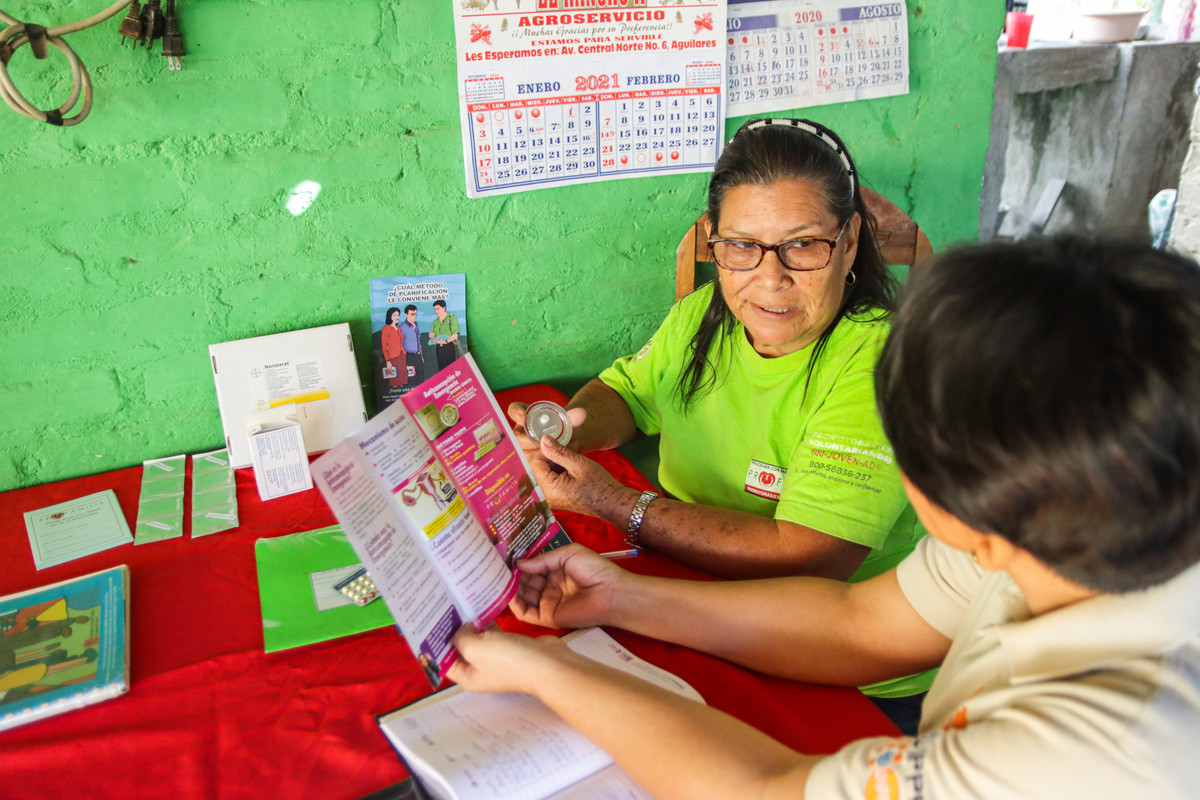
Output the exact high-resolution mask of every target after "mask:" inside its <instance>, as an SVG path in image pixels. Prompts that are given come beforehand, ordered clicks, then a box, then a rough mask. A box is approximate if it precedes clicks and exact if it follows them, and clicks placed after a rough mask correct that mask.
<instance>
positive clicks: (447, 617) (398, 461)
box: [313, 355, 560, 686]
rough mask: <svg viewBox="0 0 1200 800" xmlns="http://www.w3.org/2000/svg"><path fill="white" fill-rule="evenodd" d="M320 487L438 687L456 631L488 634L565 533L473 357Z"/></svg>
mask: <svg viewBox="0 0 1200 800" xmlns="http://www.w3.org/2000/svg"><path fill="white" fill-rule="evenodd" d="M313 478H314V481H315V482H316V484H317V487H318V488H319V489H320V490H321V493H322V494H323V495H324V496H325V499H326V500H328V501H329V505H330V506H331V507H332V508H333V512H334V514H335V515H336V516H337V518H338V521H339V522H340V523H341V524H342V528H343V530H344V531H345V533H346V536H347V538H349V540H350V543H351V545H352V546H353V547H354V550H355V552H356V553H357V554H358V556H359V558H360V559H361V560H362V562H363V565H364V566H365V567H366V569H367V571H368V572H369V573H370V574H371V577H372V578H373V579H374V581H375V583H376V584H377V585H378V587H379V589H380V591H381V592H382V593H383V598H384V602H385V603H387V607H388V609H389V610H390V611H391V612H392V616H393V618H394V619H395V620H396V624H397V625H398V626H399V627H400V630H401V631H402V632H403V633H404V635H405V636H406V637H407V638H408V642H409V646H410V647H412V650H413V653H414V654H415V655H416V656H417V660H418V661H419V662H420V664H421V666H422V668H423V669H424V670H425V673H426V675H427V676H428V677H429V680H430V682H431V683H432V684H433V685H435V686H436V685H437V684H438V683H440V682H441V679H442V678H443V677H444V676H445V674H446V670H447V669H448V668H449V667H450V665H451V664H453V663H454V661H455V660H456V659H457V657H458V654H457V652H456V651H455V650H454V648H453V647H452V646H451V644H450V640H451V638H453V636H454V634H455V632H456V631H457V630H458V628H459V627H460V626H461V625H462V624H463V623H464V622H466V621H473V622H474V623H475V625H476V626H477V627H480V628H482V627H484V626H486V625H488V624H490V623H491V622H492V620H494V619H495V618H496V617H497V616H498V615H499V614H500V612H501V611H502V610H504V607H505V606H506V605H507V604H508V602H509V600H511V599H512V598H513V596H514V594H515V593H516V586H517V576H516V570H515V568H514V566H513V565H514V564H515V563H516V561H517V559H520V558H524V557H525V556H526V555H528V554H531V553H536V552H537V551H538V550H540V549H541V548H542V547H544V546H545V545H546V543H547V542H549V541H550V540H551V539H553V538H554V537H555V536H556V535H558V534H559V533H560V528H559V525H558V522H557V520H555V519H554V515H553V514H552V513H551V512H550V506H549V504H548V503H547V502H546V498H545V496H544V495H543V494H542V491H541V489H540V488H539V487H538V485H537V482H536V481H535V480H534V478H533V474H532V472H531V471H530V469H529V464H528V463H527V462H526V460H525V456H524V455H523V454H522V452H521V449H520V448H519V447H518V446H517V445H516V441H515V438H514V436H513V432H512V429H511V428H510V427H509V425H508V422H507V420H506V419H505V417H504V414H503V413H502V412H501V410H500V407H499V406H498V405H497V404H496V400H495V398H494V397H493V396H492V393H491V390H489V389H488V386H487V384H486V383H485V382H484V380H483V377H482V376H481V375H480V374H479V369H478V367H477V366H476V365H475V361H474V359H473V358H471V356H470V355H467V356H465V357H463V358H461V359H459V360H457V361H455V362H453V363H452V364H451V365H450V366H448V367H447V368H446V369H444V370H442V371H441V372H439V373H437V374H436V375H434V376H433V377H432V378H430V379H429V380H427V381H425V382H424V383H422V384H420V385H419V386H417V387H416V388H415V389H413V390H412V391H411V392H409V393H408V394H406V395H404V397H403V398H402V402H400V403H393V404H392V405H391V406H388V407H387V408H386V409H384V410H383V411H382V412H380V413H379V414H378V415H377V416H376V417H375V418H374V419H372V420H371V421H370V422H368V423H367V424H366V425H364V426H363V427H362V428H360V429H359V430H357V431H356V432H355V433H353V434H351V435H350V436H348V437H346V438H345V439H344V440H342V441H341V442H339V443H338V444H336V445H334V447H332V448H331V449H330V450H329V452H327V453H326V454H325V455H323V456H321V458H319V459H317V460H316V461H315V462H314V463H313Z"/></svg>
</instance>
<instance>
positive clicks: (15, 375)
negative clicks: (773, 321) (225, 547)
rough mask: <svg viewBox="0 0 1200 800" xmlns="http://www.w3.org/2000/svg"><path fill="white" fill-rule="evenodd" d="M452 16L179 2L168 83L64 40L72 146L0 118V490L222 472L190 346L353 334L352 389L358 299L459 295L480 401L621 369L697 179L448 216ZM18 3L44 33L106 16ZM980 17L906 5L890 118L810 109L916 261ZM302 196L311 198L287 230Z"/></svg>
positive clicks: (974, 168) (14, 67) (361, 314)
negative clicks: (160, 472) (75, 111)
mask: <svg viewBox="0 0 1200 800" xmlns="http://www.w3.org/2000/svg"><path fill="white" fill-rule="evenodd" d="M454 1H456V0H254V1H251V0H205V1H204V2H193V1H192V0H179V9H180V21H181V27H182V29H183V34H184V40H185V43H186V45H187V48H188V54H187V56H186V57H185V59H184V69H183V71H182V72H180V73H170V72H168V71H167V69H166V65H165V59H163V58H162V56H160V55H159V54H158V53H157V52H155V53H152V54H148V53H147V52H146V51H145V50H139V51H137V52H130V50H129V49H123V48H122V47H121V46H120V44H119V37H118V35H117V33H116V29H117V24H118V22H119V20H120V16H118V17H117V18H114V19H113V20H110V21H109V22H106V23H104V24H103V25H101V26H99V27H96V28H91V29H89V30H86V31H82V32H79V33H76V34H72V35H71V36H69V37H68V41H69V42H70V43H71V45H72V46H73V47H74V48H75V50H76V51H77V52H78V53H79V54H80V57H81V58H82V59H83V61H84V63H85V64H86V65H87V67H88V69H89V71H90V72H91V75H92V77H93V80H94V82H95V97H96V100H95V108H94V110H93V111H92V114H91V117H90V118H89V119H87V120H86V121H85V122H84V123H83V124H81V125H79V126H76V127H71V128H65V129H64V128H54V127H51V126H48V125H44V124H41V123H36V122H33V121H32V120H28V119H26V118H24V117H21V116H18V115H17V114H16V113H14V112H11V111H9V110H8V109H7V108H6V107H3V106H0V230H2V231H3V234H4V248H3V261H2V262H0V320H2V321H3V334H0V412H2V413H0V437H2V439H3V441H4V442H5V443H6V445H5V447H4V448H3V452H2V454H0V489H2V488H11V487H14V486H27V485H32V484H36V483H43V482H46V481H51V480H57V479H61V478H66V477H72V476H76V475H81V474H87V473H92V472H98V471H102V470H107V469H114V468H117V467H123V466H129V465H132V464H136V463H139V462H140V461H141V460H143V459H146V458H155V457H160V456H166V455H170V454H175V453H182V452H196V451H200V450H204V449H210V448H214V447H218V446H219V445H220V443H221V427H220V421H219V418H218V415H217V405H216V398H215V395H214V392H213V388H212V378H211V376H210V374H209V370H208V367H207V364H206V358H207V349H206V347H207V345H208V344H209V343H211V342H218V341H225V340H229V339H237V338H242V337H247V336H256V335H261V334H266V333H274V332H279V331H285V330H291V329H295V328H302V327H308V326H313V325H323V324H330V323H334V322H341V321H348V322H349V323H350V325H351V327H352V329H353V332H354V336H355V342H356V346H357V347H358V349H359V356H360V358H359V361H360V370H361V372H362V374H363V376H365V377H369V376H368V372H367V370H366V358H367V353H368V351H369V348H370V327H369V321H368V313H367V305H368V302H367V284H368V280H369V279H370V278H371V277H373V276H385V275H403V274H426V273H436V272H451V271H465V272H466V273H467V276H468V277H467V281H468V293H469V301H468V302H469V305H468V315H469V319H470V324H471V334H472V335H471V346H472V350H473V352H474V353H475V356H476V358H477V359H478V360H479V362H480V364H481V365H482V367H483V369H484V371H485V373H486V375H487V377H488V379H489V381H490V382H491V383H492V385H493V386H494V387H495V388H497V389H499V388H505V387H509V386H514V385H518V384H522V383H528V382H534V381H550V382H557V383H559V384H571V383H578V382H580V381H582V380H584V379H585V378H587V377H590V376H592V375H594V374H595V373H596V372H597V371H598V370H599V369H601V368H602V367H604V366H605V365H606V364H608V363H609V362H610V361H611V359H612V358H613V357H615V356H617V355H620V354H624V353H626V352H630V351H632V350H634V349H636V348H637V347H639V346H640V345H641V344H642V342H643V341H644V340H645V339H646V337H647V336H648V335H649V334H650V333H651V332H652V331H653V330H654V328H655V327H656V325H657V323H658V322H659V321H660V319H661V318H662V316H663V315H664V313H665V312H666V310H667V308H668V306H669V305H670V303H671V301H672V294H673V274H672V273H673V254H674V250H675V245H676V243H677V242H678V239H679V237H680V235H681V234H682V231H683V229H684V227H685V226H686V225H687V224H688V223H689V222H690V221H691V220H693V219H694V218H695V216H696V214H697V213H698V212H699V210H700V209H701V208H702V206H703V203H704V189H705V177H704V176H702V175H692V176H681V177H670V178H659V179H637V180H625V181H612V182H607V183H599V184H591V185H587V186H579V187H570V188H561V189H549V190H542V191H537V192H530V193H525V194H516V195H509V196H506V197H495V198H487V199H482V200H467V199H466V195H465V192H464V188H463V184H464V181H463V163H462V151H461V143H460V141H461V140H460V134H459V123H458V115H457V109H456V93H455V89H454V86H455V63H454V62H455V48H454V40H453V31H452V27H451V9H452V2H454ZM24 5H25V7H23V8H15V7H14V5H13V3H11V2H8V3H5V4H4V7H5V10H6V11H8V12H9V13H10V14H15V15H16V16H18V17H23V18H25V19H28V20H29V21H31V22H39V23H42V24H45V25H47V26H54V25H58V24H62V23H65V22H70V21H74V20H77V19H81V18H83V17H86V16H89V15H91V14H93V13H95V12H96V11H98V10H100V8H101V7H102V5H103V0H99V1H93V2H84V0H67V1H66V2H63V3H61V4H51V3H48V2H33V3H25V4H24ZM978 5H981V4H971V3H934V2H913V1H912V0H910V2H909V23H910V27H909V30H910V45H911V53H912V59H911V63H912V93H911V94H910V95H908V96H906V97H897V98H888V99H884V100H874V101H866V102H859V103H853V104H844V105H836V106H827V107H822V108H817V109H812V110H810V111H808V112H807V115H808V116H811V117H813V118H815V119H818V120H820V121H822V122H825V123H827V124H829V125H831V126H832V127H834V128H835V129H836V130H837V131H838V132H839V133H840V134H842V136H843V138H845V139H846V141H847V144H848V145H849V146H850V148H851V151H852V152H853V153H854V154H855V155H856V157H857V159H858V161H859V164H860V169H861V172H862V174H863V176H864V180H865V182H866V183H867V184H868V185H871V186H873V187H874V188H876V189H878V190H879V191H881V192H883V193H884V194H886V195H888V196H889V197H891V198H892V199H893V200H894V201H896V202H897V203H898V204H899V205H900V206H901V207H903V208H905V209H906V210H907V211H909V212H910V213H911V214H912V216H913V217H914V218H915V219H917V220H918V221H919V222H920V224H921V225H922V227H923V228H925V229H926V230H927V232H928V233H929V235H930V238H931V239H932V240H933V242H934V245H935V247H936V246H938V245H940V244H946V243H949V242H951V241H955V240H963V239H970V238H973V237H974V235H975V230H976V222H977V216H978V198H979V191H980V181H981V174H982V167H983V160H984V153H985V151H986V148H987V136H988V124H989V119H990V116H991V105H992V99H991V98H992V82H993V76H994V74H995V58H996V52H995V38H996V35H997V32H998V31H999V28H1000V25H1001V17H1002V13H1001V12H999V11H998V10H997V9H999V6H996V8H995V9H991V8H989V9H987V10H984V9H982V8H977V6H978ZM51 54H52V57H51V58H50V59H49V60H48V61H46V62H37V61H35V60H34V59H33V58H32V56H31V55H30V52H29V48H28V47H24V48H22V49H21V50H20V51H18V52H17V54H16V55H15V56H14V58H13V60H12V62H11V63H10V64H9V70H10V73H11V74H12V76H13V79H14V80H15V81H16V82H17V85H18V86H19V87H20V88H21V89H22V90H23V91H24V93H25V94H26V95H27V96H28V97H29V98H30V99H31V100H32V101H33V102H35V103H36V104H37V105H38V106H39V107H45V106H57V105H59V104H60V103H61V102H62V101H63V100H64V99H65V98H66V95H67V93H68V91H69V88H70V80H69V73H68V70H67V67H66V61H65V59H64V58H63V57H62V56H61V55H60V54H58V53H57V51H54V50H51ZM741 121H742V120H738V119H734V120H730V122H729V126H728V128H727V130H728V131H730V132H732V131H733V130H734V129H735V128H736V126H737V125H738V124H739V123H740V122H741ZM306 179H308V180H315V181H317V182H319V183H320V184H322V186H323V187H324V190H323V191H322V193H321V195H320V197H319V199H318V201H317V202H316V204H315V205H314V206H313V207H312V208H311V209H310V210H309V211H308V212H307V213H306V214H304V215H303V216H300V217H292V216H291V215H290V214H288V213H287V212H286V211H285V210H284V200H285V199H286V197H287V195H288V192H289V191H290V189H291V187H293V186H294V185H295V184H296V183H298V182H299V181H301V180H306ZM367 397H368V404H369V403H370V397H371V392H370V390H369V387H368V391H367Z"/></svg>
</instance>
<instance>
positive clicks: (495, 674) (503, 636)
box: [446, 622, 574, 694]
mask: <svg viewBox="0 0 1200 800" xmlns="http://www.w3.org/2000/svg"><path fill="white" fill-rule="evenodd" d="M454 647H455V648H456V649H457V650H458V653H459V655H460V656H461V658H460V659H459V660H458V661H456V662H454V664H452V665H451V666H450V669H449V670H448V671H447V672H446V677H448V678H449V679H450V680H452V681H454V682H455V683H457V684H459V685H460V686H462V687H463V688H464V689H467V690H468V691H472V692H487V693H499V692H528V693H530V694H536V692H537V688H538V687H539V686H540V685H541V684H542V680H541V679H540V678H539V676H540V675H541V674H542V670H543V669H545V668H546V667H548V666H552V665H553V664H554V663H555V662H556V661H566V660H569V659H570V658H572V657H573V656H574V654H573V653H572V652H571V651H570V649H569V648H568V647H567V646H566V645H565V644H563V643H562V642H561V641H559V639H558V637H556V636H539V637H537V638H536V639H534V638H530V637H528V636H522V635H520V634H516V633H505V632H504V631H502V630H500V629H499V628H488V629H487V630H485V631H483V632H477V631H476V630H475V626H474V625H472V624H471V623H469V622H468V623H467V624H466V625H464V626H462V628H460V629H459V631H458V633H456V634H455V635H454Z"/></svg>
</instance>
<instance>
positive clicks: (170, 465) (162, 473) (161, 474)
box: [134, 455, 187, 544]
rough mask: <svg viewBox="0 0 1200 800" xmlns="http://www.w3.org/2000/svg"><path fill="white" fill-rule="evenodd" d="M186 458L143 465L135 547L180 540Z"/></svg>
mask: <svg viewBox="0 0 1200 800" xmlns="http://www.w3.org/2000/svg"><path fill="white" fill-rule="evenodd" d="M186 472H187V456H186V455H179V456H171V457H170V458H155V459H151V460H150V461H143V462H142V491H141V494H140V495H139V496H138V515H137V525H136V526H135V528H134V543H135V544H146V543H147V542H160V541H162V540H163V539H175V538H177V537H180V536H183V486H184V475H185V473H186Z"/></svg>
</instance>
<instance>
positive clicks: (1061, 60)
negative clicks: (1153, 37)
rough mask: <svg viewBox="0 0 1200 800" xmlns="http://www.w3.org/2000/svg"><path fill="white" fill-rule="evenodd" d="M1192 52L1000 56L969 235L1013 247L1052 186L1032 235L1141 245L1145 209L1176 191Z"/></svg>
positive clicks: (1143, 49)
mask: <svg viewBox="0 0 1200 800" xmlns="http://www.w3.org/2000/svg"><path fill="white" fill-rule="evenodd" d="M1198 59H1200V42H1176V43H1133V44H1131V43H1124V44H1109V45H1083V46H1078V45H1077V46H1055V47H1042V48H1032V49H1029V50H1008V49H1005V50H1004V51H1002V52H1001V53H1000V56H999V60H998V63H997V71H996V106H995V113H994V115H993V117H992V137H991V139H992V142H991V148H990V149H989V151H988V155H987V165H986V167H985V170H984V174H985V175H986V176H987V178H986V181H985V185H984V189H983V196H982V203H981V205H982V207H981V213H980V220H979V237H980V239H982V240H985V241H986V240H988V239H991V238H992V237H994V236H999V237H1006V238H1011V237H1019V236H1021V235H1024V234H1025V233H1028V232H1029V231H1030V230H1031V228H1033V227H1037V226H1036V223H1037V222H1038V220H1036V219H1035V217H1036V214H1035V212H1036V210H1037V208H1038V204H1039V201H1040V200H1041V199H1042V196H1043V192H1044V190H1045V188H1046V186H1047V185H1048V184H1051V183H1052V182H1053V181H1055V179H1059V180H1065V181H1066V187H1065V189H1064V190H1063V191H1062V194H1061V196H1060V197H1059V200H1058V203H1057V205H1056V206H1055V207H1054V208H1053V213H1052V214H1051V215H1050V217H1049V218H1048V221H1047V222H1046V224H1045V227H1044V230H1045V231H1047V232H1054V231H1060V230H1061V231H1076V232H1081V231H1096V232H1107V233H1114V232H1116V233H1124V234H1130V235H1140V236H1145V237H1147V238H1148V237H1149V229H1148V227H1147V225H1148V223H1147V219H1148V215H1147V210H1146V209H1147V204H1148V203H1149V202H1150V199H1151V198H1152V197H1154V195H1155V194H1157V193H1158V192H1159V191H1160V190H1162V189H1168V188H1175V187H1177V186H1178V181H1179V169H1180V166H1181V165H1182V163H1183V159H1184V155H1185V154H1186V152H1187V130H1188V127H1189V125H1190V121H1191V118H1192V111H1193V108H1194V106H1195V103H1196V95H1195V93H1194V92H1193V86H1194V84H1195V82H1196V77H1197V60H1198Z"/></svg>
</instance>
